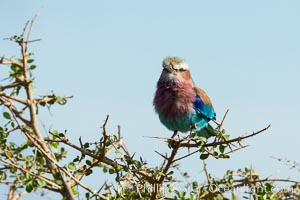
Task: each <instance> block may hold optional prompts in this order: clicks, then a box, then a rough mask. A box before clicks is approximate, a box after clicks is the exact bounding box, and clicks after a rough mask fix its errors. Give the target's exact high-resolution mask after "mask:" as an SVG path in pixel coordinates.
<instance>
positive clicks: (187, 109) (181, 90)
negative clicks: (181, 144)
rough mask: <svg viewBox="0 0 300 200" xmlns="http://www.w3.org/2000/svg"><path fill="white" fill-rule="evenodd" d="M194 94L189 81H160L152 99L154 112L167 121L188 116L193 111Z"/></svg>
mask: <svg viewBox="0 0 300 200" xmlns="http://www.w3.org/2000/svg"><path fill="white" fill-rule="evenodd" d="M194 100H195V93H194V91H193V83H192V82H191V81H182V82H179V81H177V82H176V81H162V80H160V81H159V82H158V83H157V90H156V93H155V97H154V101H153V104H154V107H155V110H156V112H157V113H158V114H159V115H160V116H162V117H164V118H169V119H176V118H179V117H183V116H185V115H189V114H190V113H191V112H192V111H193V101H194Z"/></svg>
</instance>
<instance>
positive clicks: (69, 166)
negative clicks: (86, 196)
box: [68, 162, 76, 171]
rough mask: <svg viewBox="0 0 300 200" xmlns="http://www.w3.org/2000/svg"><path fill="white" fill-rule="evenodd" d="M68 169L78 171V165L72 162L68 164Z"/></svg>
mask: <svg viewBox="0 0 300 200" xmlns="http://www.w3.org/2000/svg"><path fill="white" fill-rule="evenodd" d="M68 169H69V170H70V171H74V170H76V165H75V163H73V162H70V163H69V164H68Z"/></svg>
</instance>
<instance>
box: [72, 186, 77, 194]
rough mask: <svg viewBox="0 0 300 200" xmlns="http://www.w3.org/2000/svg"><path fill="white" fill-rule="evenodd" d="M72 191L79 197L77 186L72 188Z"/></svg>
mask: <svg viewBox="0 0 300 200" xmlns="http://www.w3.org/2000/svg"><path fill="white" fill-rule="evenodd" d="M71 190H72V193H73V194H74V195H77V194H78V190H77V189H76V187H75V186H73V187H71Z"/></svg>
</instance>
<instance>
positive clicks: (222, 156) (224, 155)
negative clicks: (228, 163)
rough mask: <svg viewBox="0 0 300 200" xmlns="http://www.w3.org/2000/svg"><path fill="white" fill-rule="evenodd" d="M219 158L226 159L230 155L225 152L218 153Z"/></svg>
mask: <svg viewBox="0 0 300 200" xmlns="http://www.w3.org/2000/svg"><path fill="white" fill-rule="evenodd" d="M219 158H224V159H228V158H230V156H229V155H227V154H220V155H219Z"/></svg>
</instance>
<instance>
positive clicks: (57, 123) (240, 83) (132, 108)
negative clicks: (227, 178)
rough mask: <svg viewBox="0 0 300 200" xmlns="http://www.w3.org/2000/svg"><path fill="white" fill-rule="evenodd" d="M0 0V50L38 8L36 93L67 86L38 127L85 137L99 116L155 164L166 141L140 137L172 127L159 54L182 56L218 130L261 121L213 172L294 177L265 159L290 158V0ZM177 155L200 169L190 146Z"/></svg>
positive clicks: (295, 46) (299, 65) (293, 141)
mask: <svg viewBox="0 0 300 200" xmlns="http://www.w3.org/2000/svg"><path fill="white" fill-rule="evenodd" d="M0 7H1V12H0V19H1V32H0V38H1V40H0V47H1V48H0V55H3V54H4V55H6V56H8V57H9V56H13V55H16V54H17V53H18V49H17V47H16V45H14V44H13V43H10V42H8V41H7V40H2V38H6V37H10V36H11V35H14V34H16V33H20V32H21V30H22V28H23V26H24V24H25V22H26V21H27V20H28V19H31V18H32V17H33V15H34V14H35V13H36V12H37V11H39V10H40V13H41V14H40V16H39V17H38V19H37V21H36V25H35V27H34V30H33V33H32V38H33V39H35V38H42V41H41V42H38V43H34V44H32V45H31V51H33V52H35V60H36V64H37V66H38V68H37V70H36V74H35V75H36V93H37V95H43V94H46V93H50V92H51V90H54V91H56V92H57V93H58V94H62V95H74V99H72V100H70V101H69V103H68V104H67V105H66V106H64V107H60V106H56V107H54V108H53V109H52V115H49V114H48V113H47V112H45V113H42V114H41V121H42V122H43V123H45V125H46V126H47V127H50V126H52V127H53V129H58V130H64V129H68V134H69V137H70V138H72V139H73V141H76V140H77V138H78V137H79V136H82V137H83V138H84V139H86V140H95V139H97V138H98V137H99V134H100V129H99V126H100V124H101V123H102V122H103V120H104V118H105V116H106V114H110V116H111V118H110V121H109V126H108V128H109V130H110V131H111V132H116V126H117V125H118V124H120V125H121V128H122V136H123V137H124V139H125V142H126V144H127V146H128V148H129V150H130V151H131V152H137V155H142V156H144V157H145V158H146V159H147V160H148V162H149V163H150V164H160V161H159V162H158V158H157V155H156V154H155V153H154V150H158V151H161V152H163V151H168V149H167V148H166V145H165V144H164V143H163V142H162V141H158V140H153V139H147V138H144V137H143V136H161V137H168V136H170V135H171V132H170V131H168V130H166V128H165V127H164V126H163V125H161V124H160V122H159V120H158V117H157V116H156V114H155V113H154V111H153V106H152V99H153V95H154V92H155V85H156V81H157V80H158V78H159V75H160V73H161V63H162V60H163V58H164V57H166V56H173V55H177V56H181V57H184V58H185V59H186V60H187V62H188V63H189V64H190V69H191V73H192V76H193V79H194V81H195V82H196V83H197V84H198V86H199V87H201V88H203V89H204V90H206V92H207V93H208V94H209V96H210V97H211V99H212V101H213V104H214V107H215V110H216V112H217V117H219V118H218V119H219V120H220V118H221V116H222V115H223V114H224V113H225V111H226V110H227V109H230V112H229V116H228V118H227V120H226V122H225V128H226V130H227V132H228V133H231V135H232V137H236V136H239V135H242V134H245V133H251V132H252V131H256V130H259V129H261V128H264V127H265V126H267V125H268V124H272V127H271V129H270V130H269V131H268V132H266V133H264V134H262V135H259V136H257V137H255V138H251V139H249V140H247V141H246V142H245V144H249V145H250V147H248V148H246V149H244V150H241V151H238V152H236V153H234V154H232V155H231V159H229V160H213V159H210V160H208V168H209V170H210V172H212V173H214V174H216V175H218V176H221V175H223V174H224V173H225V171H226V170H227V169H238V168H241V167H246V166H247V167H250V166H251V165H252V166H253V167H254V168H255V169H256V170H257V171H258V172H260V173H261V174H262V175H264V176H270V175H273V176H276V177H288V176H292V177H295V178H296V179H298V180H299V178H300V175H299V173H296V172H294V171H291V170H288V168H287V167H285V166H283V165H282V164H281V163H278V162H277V161H275V160H273V159H271V158H270V156H277V157H281V158H288V159H290V160H296V161H299V154H298V151H297V147H298V145H299V139H300V136H299V129H298V126H297V125H298V123H299V121H298V120H299V112H300V103H299V102H300V93H299V85H300V79H299V75H300V57H299V55H300V37H299V35H300V26H299V20H300V14H299V9H300V2H299V1H296V0H294V1H293V0H290V1H279V0H266V1H259V0H253V1H238V0H236V1H234V0H227V1H196V0H194V1H185V2H184V1H171V0H168V1H158V0H155V1H151V2H150V1H149V2H142V1H137V0H136V1H122V2H121V1H109V2H108V1H95V0H94V1H88V2H87V1H85V2H84V1H56V2H55V1H47V0H45V1H33V0H28V1H16V0H11V1H4V0H1V2H0ZM0 73H1V71H0ZM299 162H300V161H299ZM182 163H183V164H182V168H183V170H184V169H188V170H189V171H190V172H191V174H192V175H194V176H195V177H198V176H199V177H202V175H203V173H202V172H201V170H202V162H201V161H199V160H197V156H195V157H193V158H188V159H186V160H183V161H182ZM195 163H197V164H195ZM95 181H97V180H95ZM95 183H96V182H95Z"/></svg>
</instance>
